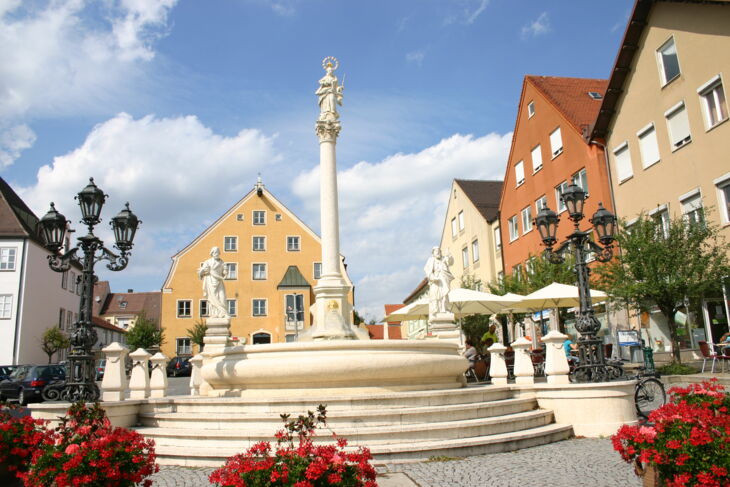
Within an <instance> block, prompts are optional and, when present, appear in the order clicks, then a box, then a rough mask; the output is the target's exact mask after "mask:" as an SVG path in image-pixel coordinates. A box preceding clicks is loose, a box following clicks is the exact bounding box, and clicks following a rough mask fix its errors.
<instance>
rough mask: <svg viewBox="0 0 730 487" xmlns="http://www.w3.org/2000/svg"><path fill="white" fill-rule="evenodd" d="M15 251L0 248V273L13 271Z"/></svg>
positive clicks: (9, 248)
mask: <svg viewBox="0 0 730 487" xmlns="http://www.w3.org/2000/svg"><path fill="white" fill-rule="evenodd" d="M16 252H17V249H16V248H15V247H1V248H0V271H14V270H15V253H16Z"/></svg>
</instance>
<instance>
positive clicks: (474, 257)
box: [471, 239, 479, 264]
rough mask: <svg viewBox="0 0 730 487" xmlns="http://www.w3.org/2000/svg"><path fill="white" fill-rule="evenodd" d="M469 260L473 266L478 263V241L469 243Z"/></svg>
mask: <svg viewBox="0 0 730 487" xmlns="http://www.w3.org/2000/svg"><path fill="white" fill-rule="evenodd" d="M471 260H472V262H474V263H475V264H476V263H477V262H479V239H474V240H472V241H471Z"/></svg>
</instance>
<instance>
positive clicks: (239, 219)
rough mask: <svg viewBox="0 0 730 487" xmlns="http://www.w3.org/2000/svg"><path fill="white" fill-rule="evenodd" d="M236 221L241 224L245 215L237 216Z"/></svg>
mask: <svg viewBox="0 0 730 487" xmlns="http://www.w3.org/2000/svg"><path fill="white" fill-rule="evenodd" d="M236 220H237V221H239V222H242V221H243V213H239V214H237V215H236Z"/></svg>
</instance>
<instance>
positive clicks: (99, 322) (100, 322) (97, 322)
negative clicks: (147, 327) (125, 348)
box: [91, 316, 127, 334]
mask: <svg viewBox="0 0 730 487" xmlns="http://www.w3.org/2000/svg"><path fill="white" fill-rule="evenodd" d="M91 322H92V324H93V325H94V326H98V327H99V328H106V329H107V330H111V331H116V332H117V333H122V334H125V333H127V330H124V329H122V328H119V327H118V326H114V325H112V324H111V323H109V322H108V321H106V320H105V319H104V318H99V317H98V316H92V317H91Z"/></svg>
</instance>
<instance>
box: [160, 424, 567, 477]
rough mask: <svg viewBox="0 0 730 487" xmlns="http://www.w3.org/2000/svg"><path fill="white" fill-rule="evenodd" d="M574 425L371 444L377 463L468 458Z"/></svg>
mask: <svg viewBox="0 0 730 487" xmlns="http://www.w3.org/2000/svg"><path fill="white" fill-rule="evenodd" d="M571 436H572V427H571V426H566V425H556V424H549V425H544V426H539V427H535V428H531V429H526V430H519V431H511V432H506V433H499V434H493V435H485V436H475V437H469V438H453V439H439V440H436V441H419V442H413V441H408V442H400V443H390V444H382V445H378V444H375V445H372V446H370V445H364V446H369V447H370V450H371V453H372V454H373V457H374V461H373V463H374V464H376V465H382V464H385V463H398V462H412V461H424V460H427V459H429V458H431V457H435V456H450V457H464V456H470V455H482V454H488V453H499V452H505V451H513V450H518V449H521V448H529V447H532V446H537V445H544V444H546V443H552V442H555V441H560V440H564V439H567V438H569V437H571ZM245 448H246V447H243V446H241V447H221V446H218V445H215V444H212V443H209V442H206V443H198V445H196V446H195V447H190V448H182V447H180V446H178V445H162V444H160V445H158V446H157V448H156V451H157V455H158V457H157V461H158V463H159V464H161V465H183V466H188V467H219V466H221V465H222V464H223V463H224V462H225V459H226V458H228V457H230V456H233V455H235V454H237V453H241V452H242V451H243V450H245Z"/></svg>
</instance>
